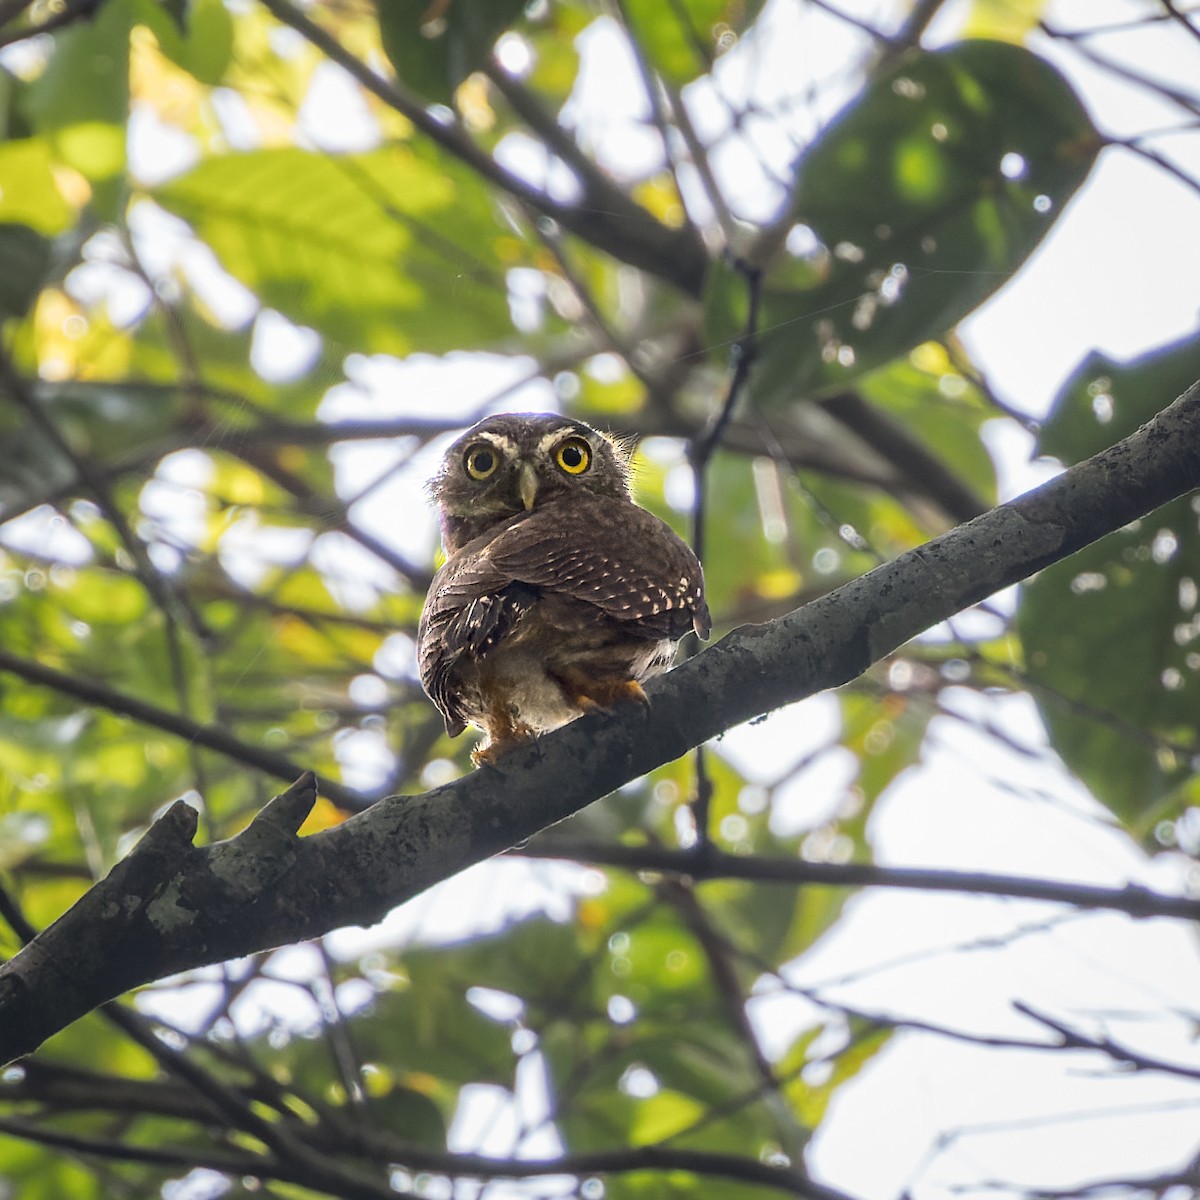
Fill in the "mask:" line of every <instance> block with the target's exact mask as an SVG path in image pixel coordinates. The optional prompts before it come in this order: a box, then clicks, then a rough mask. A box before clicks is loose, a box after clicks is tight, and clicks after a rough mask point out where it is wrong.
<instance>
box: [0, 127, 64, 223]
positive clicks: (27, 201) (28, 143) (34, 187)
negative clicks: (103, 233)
mask: <svg viewBox="0 0 1200 1200" xmlns="http://www.w3.org/2000/svg"><path fill="white" fill-rule="evenodd" d="M52 165H53V156H52V155H51V153H50V146H49V144H48V143H47V141H46V139H45V138H19V139H17V140H16V141H12V142H5V143H4V144H2V145H0V221H6V222H13V223H18V224H22V225H28V226H29V227H30V228H31V229H34V230H36V231H37V232H38V233H44V234H51V235H52V234H56V233H62V231H63V230H64V229H66V228H67V227H68V226H69V225H70V224H71V221H72V218H73V215H74V214H73V213H72V212H71V207H70V205H68V204H67V202H66V200H64V199H63V195H62V192H60V191H59V190H58V186H57V185H56V184H55V182H54V173H53V171H52V170H51V167H52Z"/></svg>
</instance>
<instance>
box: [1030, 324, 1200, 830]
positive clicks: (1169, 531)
mask: <svg viewBox="0 0 1200 1200" xmlns="http://www.w3.org/2000/svg"><path fill="white" fill-rule="evenodd" d="M1197 378H1200V339H1198V338H1189V339H1186V340H1184V341H1181V342H1178V343H1176V344H1174V345H1171V346H1165V347H1163V348H1162V349H1161V350H1159V351H1157V352H1155V353H1153V354H1150V355H1147V356H1145V357H1144V358H1141V359H1137V360H1135V361H1132V362H1129V363H1115V362H1112V361H1111V360H1110V359H1108V358H1106V357H1105V356H1104V355H1101V354H1093V355H1090V356H1089V357H1088V358H1087V359H1086V360H1085V361H1084V362H1083V363H1081V364H1080V366H1079V369H1078V371H1076V373H1075V374H1074V375H1073V376H1072V377H1071V378H1070V379H1069V380H1067V382H1066V383H1065V384H1064V385H1063V387H1062V389H1061V390H1060V392H1059V393H1058V396H1057V397H1056V398H1055V401H1054V406H1053V408H1052V410H1051V412H1050V416H1049V418H1048V419H1047V421H1046V423H1045V425H1044V426H1043V427H1042V430H1041V434H1040V436H1039V438H1038V449H1039V450H1040V451H1041V452H1042V453H1044V454H1052V455H1053V456H1054V457H1055V458H1058V459H1060V460H1061V461H1062V462H1064V463H1072V462H1077V461H1078V460H1079V459H1082V458H1086V457H1088V456H1089V455H1091V454H1095V453H1097V452H1098V451H1100V450H1103V449H1105V448H1106V447H1108V446H1111V445H1112V444H1113V443H1114V442H1117V441H1119V440H1120V439H1121V438H1123V437H1126V436H1127V435H1128V434H1130V433H1132V432H1133V431H1134V430H1135V429H1136V428H1137V427H1138V426H1139V425H1141V424H1142V423H1143V422H1144V421H1148V420H1149V419H1150V418H1151V417H1152V416H1154V414H1155V413H1156V412H1157V411H1158V409H1159V408H1160V407H1161V400H1162V397H1164V396H1175V395H1178V394H1180V393H1182V392H1183V391H1184V390H1185V389H1186V388H1188V387H1189V386H1190V385H1191V384H1192V383H1194V382H1195V380H1196V379H1197ZM1198 517H1200V503H1198V502H1197V500H1196V498H1195V497H1194V496H1184V497H1181V498H1180V499H1178V500H1174V501H1172V502H1171V503H1170V504H1165V505H1163V507H1162V508H1160V509H1158V510H1157V511H1156V512H1154V513H1152V514H1150V516H1148V517H1146V518H1145V519H1144V520H1141V521H1135V522H1134V523H1133V524H1131V525H1128V526H1126V527H1125V528H1124V529H1122V530H1119V531H1118V532H1117V533H1114V534H1111V535H1109V536H1108V537H1106V538H1104V539H1102V540H1101V541H1099V542H1096V543H1095V544H1094V545H1091V546H1088V547H1086V548H1085V549H1083V550H1081V551H1080V552H1079V553H1078V554H1074V555H1072V556H1071V558H1069V559H1067V560H1065V561H1063V562H1060V563H1055V564H1054V565H1053V566H1051V567H1047V568H1046V569H1045V570H1044V571H1041V572H1040V573H1039V574H1038V575H1037V577H1036V578H1034V579H1033V580H1031V581H1030V582H1029V583H1027V584H1026V585H1025V587H1024V588H1023V593H1024V594H1023V598H1022V603H1021V608H1020V621H1019V626H1018V627H1019V629H1020V632H1021V640H1022V642H1023V644H1024V647H1025V654H1026V656H1027V659H1028V664H1027V670H1028V674H1029V678H1030V680H1031V681H1033V682H1034V683H1035V684H1037V690H1036V691H1035V692H1034V695H1035V697H1036V698H1037V701H1038V705H1039V707H1040V709H1041V712H1042V716H1043V718H1044V720H1045V721H1046V725H1047V727H1048V728H1049V730H1050V734H1051V737H1052V738H1053V739H1054V745H1055V748H1056V749H1057V750H1058V752H1059V753H1060V754H1061V755H1062V756H1063V758H1064V760H1065V761H1066V762H1067V764H1068V765H1069V766H1070V767H1071V769H1072V770H1073V771H1075V772H1076V773H1077V774H1078V775H1079V777H1080V778H1081V779H1082V780H1083V781H1084V782H1085V783H1086V784H1087V785H1088V787H1090V788H1091V789H1092V791H1093V793H1094V794H1095V795H1096V796H1097V797H1098V798H1099V799H1100V800H1102V801H1103V802H1104V803H1105V804H1107V805H1108V807H1109V808H1111V809H1112V811H1113V812H1114V813H1115V814H1116V815H1117V817H1118V818H1119V819H1120V820H1121V821H1122V823H1124V824H1125V825H1127V826H1128V827H1129V828H1130V829H1131V830H1133V831H1134V832H1135V833H1137V834H1139V835H1140V836H1143V837H1146V836H1150V835H1152V834H1154V833H1155V831H1156V829H1157V828H1158V826H1159V822H1162V821H1166V820H1169V819H1172V818H1174V817H1177V816H1178V815H1179V814H1180V813H1181V812H1182V811H1184V810H1185V809H1186V808H1187V807H1188V806H1189V805H1190V804H1194V803H1195V802H1196V800H1197V796H1198V793H1197V786H1196V745H1195V738H1196V713H1197V712H1198V711H1200V591H1198V589H1200V520H1198Z"/></svg>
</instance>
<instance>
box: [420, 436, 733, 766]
mask: <svg viewBox="0 0 1200 1200" xmlns="http://www.w3.org/2000/svg"><path fill="white" fill-rule="evenodd" d="M429 488H430V493H431V494H432V496H433V498H434V500H435V502H436V503H437V506H438V509H439V512H440V517H441V528H442V541H443V544H444V546H445V550H446V562H445V565H444V566H443V567H442V568H441V570H440V571H438V573H437V574H436V575H435V576H434V579H433V583H432V584H431V585H430V588H429V596H428V598H427V599H426V601H425V608H424V611H423V612H422V614H421V623H420V627H419V631H418V635H417V642H418V645H417V656H418V661H419V665H420V671H421V682H422V683H423V684H424V686H425V690H426V691H427V692H428V693H429V696H430V698H431V699H432V700H433V702H434V704H436V705H437V707H438V708H439V709H440V710H441V713H442V715H443V716H444V717H445V719H446V732H447V733H448V734H450V736H451V737H455V736H457V735H458V734H460V733H461V732H462V731H463V729H464V728H466V725H467V723H468V722H470V723H471V724H474V725H478V726H480V727H481V728H482V729H483V731H484V734H485V739H484V741H483V743H481V745H480V747H479V748H477V749H476V751H475V752H474V755H473V757H474V759H475V762H476V764H479V763H480V762H492V761H494V760H495V759H496V758H498V757H499V756H500V755H502V754H504V753H506V752H507V751H508V750H510V749H512V748H514V747H515V746H517V745H519V744H521V743H522V742H525V741H527V740H529V739H530V738H532V737H534V736H535V735H536V734H539V733H543V732H546V731H547V730H550V729H554V728H556V727H558V726H559V725H563V724H565V723H566V722H567V721H570V720H573V719H574V718H575V717H577V716H580V715H581V714H582V713H585V712H587V711H589V710H590V709H593V708H610V707H612V706H613V705H614V704H616V703H617V702H619V701H622V700H637V701H641V702H643V703H644V702H645V699H646V696H645V693H644V692H643V691H642V687H641V685H642V683H643V681H645V680H647V679H649V678H650V677H651V676H652V675H656V674H657V673H658V672H660V671H662V670H664V669H665V668H666V667H667V666H668V665H669V663H670V661H671V658H672V655H673V653H674V650H675V646H676V643H677V642H678V641H679V639H680V638H682V637H683V636H684V634H686V633H687V632H688V631H689V630H693V629H694V630H695V631H696V633H697V634H699V635H700V637H707V636H708V633H709V630H710V628H711V624H712V623H711V620H710V618H709V613H708V606H707V604H706V603H705V599H704V574H703V571H702V570H701V568H700V563H699V562H698V561H697V559H696V556H695V555H694V554H693V553H692V552H691V550H690V549H689V548H688V547H687V546H686V545H685V544H684V543H683V542H682V541H681V540H680V539H679V538H678V537H677V536H676V535H675V533H674V532H673V531H672V530H671V528H670V526H668V525H666V524H665V523H664V522H663V521H660V520H659V519H658V518H657V517H656V516H654V515H653V514H651V513H648V512H647V511H646V510H645V509H644V508H639V507H638V506H637V505H636V504H635V503H634V502H633V500H632V498H631V496H630V484H629V460H628V456H627V454H626V453H625V452H624V451H623V450H622V448H621V447H620V446H619V445H617V444H616V443H615V442H614V441H612V440H610V439H609V438H608V437H606V436H605V435H604V434H602V433H599V432H597V431H596V430H595V429H592V428H591V427H590V426H588V425H584V424H583V423H582V422H581V421H576V420H572V419H571V418H569V417H561V416H557V415H555V414H553V413H533V414H518V413H505V414H502V415H499V416H494V417H488V418H487V419H486V420H483V421H480V422H479V424H477V425H475V426H474V427H473V428H471V429H469V430H468V431H467V432H466V433H465V434H463V436H462V437H460V438H459V439H458V441H456V442H455V443H454V444H453V445H452V446H451V447H450V449H449V450H448V451H447V453H446V456H445V458H444V459H443V460H442V464H441V467H440V469H439V470H438V472H437V474H436V475H435V476H434V478H433V479H432V480H431V481H430V485H429Z"/></svg>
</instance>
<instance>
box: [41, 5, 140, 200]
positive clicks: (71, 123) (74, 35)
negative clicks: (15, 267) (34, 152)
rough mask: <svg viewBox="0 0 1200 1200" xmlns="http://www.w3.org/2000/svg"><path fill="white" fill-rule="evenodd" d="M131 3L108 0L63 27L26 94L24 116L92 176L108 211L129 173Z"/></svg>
mask: <svg viewBox="0 0 1200 1200" xmlns="http://www.w3.org/2000/svg"><path fill="white" fill-rule="evenodd" d="M132 4H133V0H106V3H104V4H102V5H99V6H98V7H97V10H96V13H95V15H94V16H92V17H91V18H90V19H89V20H86V21H76V22H75V23H74V24H72V25H71V26H70V27H69V28H67V29H64V30H61V31H60V32H59V33H57V34H56V35H55V39H54V47H55V48H54V53H53V55H52V56H51V58H50V61H49V63H47V64H46V69H45V70H44V71H43V72H42V73H41V75H39V76H38V78H37V79H35V80H34V81H33V83H31V84H30V85H29V86H28V87H27V88H26V89H25V90H24V91H23V92H22V93H21V96H20V103H21V108H22V112H23V114H24V116H25V117H26V119H27V120H28V121H29V122H30V124H31V125H32V127H33V128H34V129H35V130H36V131H37V132H39V133H42V134H45V135H46V136H47V139H48V141H49V143H50V145H51V146H52V147H53V149H54V153H55V155H56V157H57V158H58V160H59V161H60V162H63V163H65V164H66V165H68V166H71V167H74V168H75V170H77V171H78V172H79V173H80V174H81V175H83V176H84V177H85V178H86V179H87V180H88V181H89V182H90V183H91V185H92V191H93V199H94V202H95V205H96V207H97V209H98V210H99V211H100V212H101V213H102V214H104V215H105V216H107V217H115V216H116V213H117V206H118V201H119V199H120V193H121V185H122V182H123V179H124V174H125V123H126V121H127V120H128V118H129V33H130V28H131V24H132V15H133V14H132Z"/></svg>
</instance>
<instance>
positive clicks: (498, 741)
mask: <svg viewBox="0 0 1200 1200" xmlns="http://www.w3.org/2000/svg"><path fill="white" fill-rule="evenodd" d="M488 733H489V737H488V741H487V742H486V743H485V744H484V745H482V746H476V747H475V749H474V750H472V751H471V761H472V762H473V763H474V764H475V765H476V766H477V767H482V766H489V767H490V766H493V765H494V764H495V762H496V760H497V759H499V758H503V757H504V756H505V755H506V754H510V753H512V751H514V750H519V749H520V748H521V747H522V746H528V745H529V743H530V742H532V741H533V740H534V738H535V737H537V734H535V733H534V732H533V730H532V729H530V728H529V726H528V725H526V724H525V723H524V722H523V721H515V722H506V724H505V728H504V729H503V730H489V731H488Z"/></svg>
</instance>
